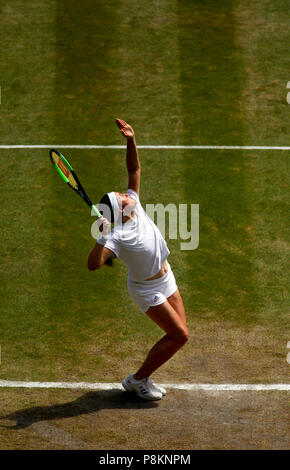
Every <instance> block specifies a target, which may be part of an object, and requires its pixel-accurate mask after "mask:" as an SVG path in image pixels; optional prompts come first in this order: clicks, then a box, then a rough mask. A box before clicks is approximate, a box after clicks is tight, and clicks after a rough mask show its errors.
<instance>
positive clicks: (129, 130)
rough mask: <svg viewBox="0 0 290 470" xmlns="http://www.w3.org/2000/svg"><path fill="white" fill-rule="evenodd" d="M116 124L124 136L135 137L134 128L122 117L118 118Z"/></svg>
mask: <svg viewBox="0 0 290 470" xmlns="http://www.w3.org/2000/svg"><path fill="white" fill-rule="evenodd" d="M116 124H117V126H118V127H119V129H120V131H121V132H122V134H123V136H124V137H126V138H127V139H133V138H134V135H135V133H134V129H133V127H131V126H130V125H129V124H127V122H125V121H123V120H122V119H116Z"/></svg>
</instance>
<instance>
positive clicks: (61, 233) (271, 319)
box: [0, 0, 290, 449]
mask: <svg viewBox="0 0 290 470" xmlns="http://www.w3.org/2000/svg"><path fill="white" fill-rule="evenodd" d="M1 17H2V28H1V32H0V45H1V50H2V61H3V64H4V67H3V68H2V72H1V80H0V81H1V83H0V85H1V105H0V111H1V117H2V119H1V126H0V145H16V144H19V145H20V144H21V145H33V144H34V145H41V144H43V145H45V144H47V145H50V144H51V146H52V147H53V146H55V147H56V148H57V145H61V144H63V145H78V144H79V145H93V144H96V145H97V144H100V145H124V141H123V140H122V139H121V136H120V134H119V132H118V130H117V128H116V126H115V123H114V119H115V118H116V117H120V118H122V119H125V120H127V121H128V122H129V123H131V124H132V125H133V127H134V129H135V132H136V139H137V144H140V145H141V144H142V145H241V146H247V145H254V146H258V145H261V146H263V145H268V146H287V145H289V112H290V105H289V104H288V103H287V101H286V95H287V89H286V84H287V82H288V81H289V80H290V78H289V70H288V69H289V67H288V44H289V12H288V2H286V0H285V1H284V0H279V1H278V0H274V1H270V0H262V1H261V2H259V4H253V2H250V1H247V0H245V1H242V0H239V1H237V2H232V1H226V0H225V1H220V2H214V1H210V0H207V1H194V2H189V1H186V0H182V1H179V2H177V1H174V0H168V1H167V2H162V1H160V0H152V2H148V3H146V4H144V2H140V1H137V2H133V4H129V3H128V2H125V3H124V2H120V1H116V0H113V1H111V2H106V1H98V2H93V1H92V0H84V1H83V2H81V3H79V2H75V1H70V2H69V1H67V0H64V1H57V0H47V1H44V0H40V1H39V0H38V1H36V0H33V1H31V2H30V3H29V5H28V4H26V3H25V2H22V1H20V0H13V1H12V2H11V1H9V2H8V1H4V2H3V3H2V6H1ZM63 153H64V155H67V156H68V157H69V159H70V161H71V162H72V163H73V166H74V167H75V168H76V169H77V172H78V175H79V177H80V179H81V181H82V182H83V183H84V185H85V187H86V189H87V191H88V194H90V196H91V198H92V200H93V202H94V203H95V202H98V200H99V199H100V197H101V196H102V195H103V194H104V193H105V192H107V191H112V190H116V191H119V190H120V191H124V190H126V185H127V173H126V167H125V150H118V149H107V148H105V149H97V150H89V149H85V150H78V149H67V150H64V151H63ZM139 155H140V160H141V164H142V180H141V202H142V203H143V204H144V205H145V204H146V203H152V204H157V203H162V204H164V205H166V204H169V203H174V204H179V203H184V204H199V206H200V235H199V239H200V243H199V247H198V249H197V250H194V251H180V246H179V245H180V240H168V246H169V249H170V251H171V255H170V258H169V261H170V264H171V266H172V268H173V271H174V273H175V277H176V280H177V283H178V286H179V288H180V291H181V294H182V296H183V299H184V304H185V308H186V312H187V318H188V326H189V332H190V341H189V342H188V344H187V345H186V347H185V348H184V349H183V350H181V351H180V352H179V353H178V354H177V355H176V356H174V357H173V358H172V359H171V360H170V361H169V362H168V363H167V364H166V365H165V366H163V367H162V368H161V369H160V371H158V372H157V373H156V374H155V375H154V379H155V380H156V381H160V382H163V383H164V382H176V383H179V382H180V383H288V382H289V367H290V366H289V364H288V363H287V361H286V356H287V352H288V350H287V343H288V341H289V340H290V337H289V295H288V285H289V227H288V223H287V222H288V218H287V215H288V210H289V204H288V201H289V196H288V188H289V150H284V151H281V150H267V151H266V150H265V151H263V150H190V149H179V150H173V149H162V150H158V149H141V150H140V151H139ZM0 162H1V174H2V184H1V193H0V195H1V204H0V217H1V220H2V230H1V235H2V236H1V241H2V243H1V246H0V250H1V267H0V270H1V278H0V279H1V282H0V290H1V316H0V331H1V336H0V345H1V365H0V372H1V374H0V377H1V379H2V380H5V379H7V380H25V381H68V382H81V381H87V382H119V381H121V380H122V379H123V378H124V377H125V376H126V375H127V374H128V373H129V372H131V371H133V370H134V369H136V368H137V367H139V365H140V364H141V361H142V360H143V358H144V351H148V350H149V348H150V347H151V345H152V344H153V343H154V342H155V341H157V339H158V338H159V337H160V336H161V332H160V330H159V329H158V328H157V327H156V326H154V325H153V323H152V322H151V321H150V320H149V319H148V318H147V317H146V316H144V315H142V314H141V313H139V311H138V308H137V306H135V304H134V303H133V302H132V301H131V299H130V297H129V294H128V293H127V287H126V275H127V273H126V268H125V266H124V265H122V264H121V263H120V262H118V261H117V262H116V263H115V266H114V268H113V269H109V268H106V267H104V268H103V269H102V270H100V271H97V272H94V273H92V272H89V271H88V270H87V267H86V261H87V256H88V253H89V251H90V250H91V248H92V246H93V244H94V240H93V238H92V237H91V233H90V231H91V225H92V222H93V218H92V217H90V213H89V211H88V210H87V208H86V207H85V206H84V204H83V203H82V202H81V201H80V200H79V198H77V197H76V196H75V195H74V194H73V192H72V191H70V190H68V189H67V188H66V187H64V185H63V184H62V183H61V181H60V179H59V178H57V176H56V175H55V172H54V170H53V169H52V166H51V163H50V161H49V154H48V150H44V149H33V150H29V149H0ZM0 393H1V397H2V404H3V410H2V411H1V415H5V414H7V412H8V413H10V414H11V413H12V414H13V413H14V414H15V413H16V414H17V413H18V412H21V410H23V409H26V410H29V409H30V408H31V409H33V408H37V407H40V411H39V413H40V418H38V419H39V422H40V423H42V422H44V424H43V425H41V426H38V428H37V429H38V431H37V430H36V428H35V429H34V430H33V428H31V427H29V426H28V427H24V428H23V429H22V430H21V432H20V431H19V432H20V434H19V433H18V431H17V432H16V431H13V430H9V433H8V431H7V429H5V428H0V433H1V436H2V437H1V438H0V448H2V449H8V448H9V449H11V448H22V449H29V448H31V449H32V448H33V449H35V448H37V449H42V448H55V446H58V447H57V448H61V447H62V443H61V439H62V437H61V436H63V434H61V431H58V429H59V428H60V429H62V428H64V429H65V432H67V433H71V434H72V437H68V435H66V436H67V440H65V439H66V438H65V437H64V438H63V439H64V443H63V447H64V448H77V446H80V445H81V444H80V442H82V443H83V444H82V445H84V447H85V448H86V447H88V448H114V446H115V448H116V449H117V448H129V449H130V448H132V449H133V448H149V447H150V443H149V441H148V439H147V438H145V437H144V441H143V442H142V439H141V437H140V434H139V432H140V430H138V429H137V428H138V424H136V423H134V426H133V428H129V429H128V434H127V436H126V438H125V440H124V441H122V442H121V441H119V440H118V438H117V437H116V436H115V437H114V436H113V434H112V433H113V429H111V428H110V427H108V428H106V422H107V421H106V419H105V417H104V419H103V420H101V421H100V424H98V420H97V418H96V415H95V414H94V405H93V404H92V403H91V401H92V395H91V396H90V397H89V402H90V403H89V405H88V404H86V403H85V405H84V406H85V407H86V406H87V407H88V408H89V410H91V414H90V413H88V414H87V415H86V417H85V418H84V417H83V416H79V415H78V414H77V413H73V416H71V415H70V411H68V416H69V421H67V420H65V419H63V418H65V417H66V414H65V413H66V410H67V408H66V405H65V404H66V403H67V402H73V401H74V400H78V399H79V397H80V396H81V395H82V392H72V391H58V392H55V391H49V390H48V391H43V390H42V391H37V390H34V391H33V392H32V391H29V390H25V391H19V390H16V391H15V390H12V389H1V392H0ZM180 393H181V392H178V391H174V392H171V394H172V397H171V398H170V397H169V396H168V397H166V401H165V399H164V402H163V401H162V403H160V404H159V405H157V407H156V406H154V407H151V408H146V409H139V405H138V404H137V403H134V404H133V405H132V409H130V419H132V422H133V421H134V419H136V414H135V410H137V411H138V413H139V414H138V416H141V415H142V416H143V415H146V419H147V420H148V426H149V427H150V428H151V429H152V428H154V429H155V431H154V432H156V433H158V422H159V421H160V419H159V418H160V415H161V416H163V415H162V413H164V416H166V413H167V412H168V413H169V411H168V410H170V409H173V410H175V411H174V413H176V416H175V415H174V419H175V418H176V420H178V413H177V408H178V407H180V419H181V421H182V420H185V421H186V423H185V421H184V423H185V428H186V429H187V431H186V433H185V437H184V439H183V440H182V442H181V441H179V440H178V439H177V438H176V436H175V437H174V435H173V436H170V435H168V436H167V437H166V436H165V437H164V442H162V441H161V440H157V441H156V442H157V448H170V449H174V448H176V449H177V448H184V449H186V448H188V449H192V448H253V449H254V448H286V447H287V446H288V447H289V442H288V443H287V437H286V434H285V433H286V427H285V426H286V425H285V423H284V420H285V416H284V415H285V413H286V395H287V392H275V394H274V392H273V393H272V392H271V393H270V392H267V393H263V392H259V393H260V394H258V395H255V393H254V392H250V394H249V400H250V404H249V409H250V411H247V412H246V411H244V412H242V411H241V410H242V409H244V408H245V407H246V404H245V403H246V401H247V396H248V395H247V394H246V392H243V394H241V395H233V396H232V397H230V398H229V396H228V395H226V394H224V395H222V394H221V393H217V395H216V396H215V395H214V393H213V392H212V394H210V395H208V396H207V395H203V394H201V395H199V394H198V393H197V392H195V393H194V394H192V395H191V394H190V392H183V394H182V393H181V394H180ZM184 393H185V394H184ZM271 394H272V395H271ZM238 397H240V398H238ZM269 397H274V398H273V401H272V400H271V398H269ZM167 398H168V399H167ZM86 400H87V399H85V401H86ZM102 400H104V401H105V402H106V406H105V407H106V408H107V409H106V411H104V410H103V411H102V413H105V414H106V416H107V417H108V416H109V418H110V419H111V420H112V422H113V423H114V422H116V421H117V420H118V418H119V414H120V416H121V415H122V413H124V412H123V411H120V410H119V406H118V404H119V402H120V408H122V407H123V408H125V409H126V408H130V403H129V400H128V399H127V398H126V397H125V398H121V396H119V395H118V393H117V392H116V393H115V392H114V391H112V392H111V394H110V393H109V394H107V395H106V394H105V395H104V394H103V395H102V394H101V393H99V394H97V396H96V401H97V403H99V402H102ZM122 400H123V401H124V400H125V402H126V403H125V404H124V403H123V401H122ZM183 400H184V402H183ZM237 400H238V401H239V400H241V401H240V402H239V403H237ZM180 402H182V403H181V404H180ZM110 403H111V405H112V406H111V407H110ZM231 403H232V408H231ZM269 403H270V406H269ZM62 404H63V406H64V410H60V412H59V414H58V412H57V413H56V416H55V415H54V412H53V411H52V413H51V414H50V416H49V417H48V418H47V414H46V411H45V410H44V411H43V414H42V411H41V407H45V406H49V407H52V408H53V407H58V406H60V407H61V405H62ZM266 404H267V413H268V415H265V416H264V414H263V413H266V411H263V410H264V407H265V406H266ZM271 404H273V407H271ZM96 406H97V407H98V406H99V405H98V404H97V405H96ZM100 406H101V405H100ZM140 406H141V405H140ZM196 406H197V407H198V406H199V407H202V410H204V413H205V414H206V413H207V412H208V413H209V414H210V416H208V421H206V423H208V427H207V426H206V425H205V424H203V426H204V428H203V430H204V431H203V432H204V433H205V434H204V435H205V437H204V438H203V439H197V437H196V436H195V434H194V429H195V428H192V429H193V431H192V434H190V432H189V429H190V426H191V425H192V422H193V420H194V419H196V418H197V417H196V413H197V408H195V407H196ZM223 406H225V409H226V410H229V411H228V414H227V413H226V411H224V413H226V415H227V420H228V422H229V423H230V424H229V427H226V428H225V429H226V430H225V431H224V432H225V433H226V435H228V436H230V433H231V432H232V429H233V427H234V426H235V425H236V426H237V427H239V426H241V429H242V432H241V433H240V434H239V432H238V434H237V436H238V437H237V438H236V439H231V438H230V437H228V439H227V437H221V434H220V431H219V430H218V429H220V428H219V427H218V424H217V432H216V434H215V433H214V431H213V429H211V432H212V433H213V434H212V436H211V437H210V438H207V437H206V436H207V434H206V433H207V430H208V429H209V426H213V428H214V427H215V423H218V422H219V419H221V418H220V414H219V413H220V409H221V408H223ZM153 408H154V409H153ZM198 409H199V410H200V412H199V416H198V420H199V419H200V420H202V417H203V413H202V412H201V408H198ZM118 410H119V411H118ZM188 410H193V411H192V414H188ZM215 410H216V411H215ZM230 410H231V411H230ZM95 411H96V410H95ZM27 413H28V414H29V411H27V412H26V414H27ZM48 413H50V412H48ZM215 413H216V414H215ZM243 413H246V414H247V413H248V415H247V419H244V418H243V416H244V417H245V414H244V415H243ZM255 413H256V414H257V420H258V421H259V423H260V424H259V426H262V423H263V419H265V420H266V421H267V420H268V421H267V422H268V423H269V427H267V426H266V427H265V429H264V430H263V432H262V431H261V427H260V428H259V429H257V427H256V425H255V424H254V421H255V419H254V418H253V419H252V416H255ZM24 414H25V413H24ZM185 415H186V418H185ZM13 416H14V415H13ZM51 416H52V417H51ZM158 416H159V418H158ZM249 416H251V418H250V417H249ZM274 416H275V419H274ZM95 418H96V421H95ZM141 419H142V418H141ZM158 419H159V421H158ZM243 419H244V420H243ZM47 420H48V421H49V423H50V424H49V425H50V426H55V428H54V435H56V436H60V437H56V438H52V439H51V441H50V440H49V437H48V434H49V432H46V431H43V429H44V427H45V423H46V422H47ZM235 420H236V421H235ZM239 420H240V421H239ZM16 421H17V420H16ZM138 422H139V421H138V420H137V423H138ZM67 423H69V425H68V424H67ZM92 423H94V430H95V431H94V432H95V434H90V430H89V428H90V427H91V426H92ZM271 423H272V424H271ZM0 424H1V422H0ZM172 427H174V422H172ZM40 428H41V429H42V431H40ZM100 428H101V429H102V431H101V429H100ZM227 429H228V430H227ZM245 429H248V434H247V432H245ZM163 432H164V430H163ZM7 433H8V434H7ZM17 433H18V434H17ZM52 433H53V432H52ZM169 434H170V433H169ZM134 435H138V436H139V437H140V439H139V437H138V439H139V440H137V441H134ZM249 436H251V437H249ZM74 439H75V440H74ZM176 439H177V440H176ZM167 446H168V447H167ZM180 446H181V447H180Z"/></svg>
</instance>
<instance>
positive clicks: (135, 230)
mask: <svg viewBox="0 0 290 470" xmlns="http://www.w3.org/2000/svg"><path fill="white" fill-rule="evenodd" d="M127 193H128V195H129V196H131V197H132V198H133V199H135V201H136V207H135V209H134V210H135V216H134V218H133V220H129V221H127V222H125V223H123V224H117V225H115V227H114V228H113V229H112V230H111V232H110V233H109V235H107V236H106V237H104V236H103V235H100V237H99V238H98V240H97V242H98V243H99V244H101V245H104V246H105V247H106V248H109V250H111V251H113V253H114V254H115V255H116V256H117V258H120V259H121V260H122V261H124V263H125V264H126V265H127V266H128V277H129V278H130V279H131V280H132V281H137V282H138V281H144V280H145V279H148V278H150V277H153V276H155V274H157V273H158V272H159V271H160V269H161V266H162V264H163V263H164V261H165V260H166V259H167V257H168V255H169V253H170V251H169V249H168V247H167V244H166V241H165V240H164V238H163V236H162V234H161V232H160V230H159V229H158V227H157V226H156V225H155V224H154V222H153V221H152V220H151V219H150V217H148V215H147V214H146V212H145V211H144V209H143V207H142V206H141V203H140V199H139V196H138V194H137V193H136V192H135V191H133V190H132V189H128V191H127Z"/></svg>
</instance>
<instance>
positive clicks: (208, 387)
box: [0, 380, 290, 392]
mask: <svg viewBox="0 0 290 470" xmlns="http://www.w3.org/2000/svg"><path fill="white" fill-rule="evenodd" d="M160 385H161V386H162V387H165V388H168V389H170V388H171V389H178V390H194V391H195V390H204V391H230V392H234V391H244V390H245V391H263V390H264V391H265V390H290V384H160ZM1 387H2V388H6V387H8V388H68V389H76V390H77V389H86V390H112V389H120V390H123V387H122V385H121V384H120V383H119V382H116V383H89V382H20V381H11V380H0V388H1Z"/></svg>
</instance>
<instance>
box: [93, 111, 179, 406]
mask: <svg viewBox="0 0 290 470" xmlns="http://www.w3.org/2000/svg"><path fill="white" fill-rule="evenodd" d="M116 123H117V125H118V127H119V129H120V131H121V133H122V134H123V136H124V137H125V138H126V139H127V153H126V160H127V170H128V176H129V183H128V190H127V192H126V193H120V192H114V191H113V192H110V193H107V194H106V195H105V196H104V197H103V198H102V199H101V201H100V203H99V210H100V212H101V213H102V214H103V217H102V219H99V227H100V231H101V235H100V237H99V238H98V240H97V243H96V245H95V246H94V248H93V249H92V251H91V252H90V254H89V258H88V269H89V270H91V271H94V270H95V269H99V268H101V266H103V264H105V263H106V264H110V262H111V263H112V258H115V257H117V258H120V259H121V260H122V261H124V262H125V263H126V265H127V266H128V290H129V293H130V295H131V297H132V299H133V300H134V301H135V302H136V304H137V305H138V306H139V308H140V310H141V311H142V312H145V313H146V314H147V315H148V316H149V317H150V318H151V319H152V320H153V321H154V322H155V323H156V324H157V325H158V326H159V327H160V328H161V329H162V330H164V332H165V333H166V334H165V336H163V337H162V338H161V339H160V340H159V341H158V342H157V343H156V344H155V345H154V346H153V348H152V349H151V350H150V351H149V353H148V355H147V357H146V359H145V361H144V363H143V364H142V366H141V367H140V369H139V370H138V371H137V372H135V374H130V375H128V377H126V378H125V379H124V380H123V381H122V385H123V387H124V388H125V389H126V390H128V391H130V392H135V393H137V395H138V396H139V397H141V398H143V399H145V400H160V399H161V398H162V397H163V396H164V395H165V394H166V391H165V390H164V389H163V388H162V387H159V386H157V385H156V384H154V383H153V382H152V381H151V380H149V377H150V376H151V374H152V373H153V372H154V371H155V370H156V369H158V368H159V367H160V366H162V364H164V363H165V362H166V361H168V359H170V358H171V357H172V356H173V355H174V354H175V353H176V352H177V351H178V350H179V349H180V348H181V347H182V346H183V345H184V344H185V343H186V341H187V340H188V330H187V326H186V317H185V311H184V306H183V302H182V298H181V296H180V293H179V290H178V288H177V285H176V282H175V278H174V275H173V272H172V270H171V268H170V264H169V263H168V261H167V257H168V255H169V253H170V252H169V250H168V248H167V244H166V241H165V240H164V238H163V237H162V235H161V232H160V231H159V229H158V227H157V226H156V225H155V224H154V223H153V222H152V220H151V219H150V218H149V217H148V215H147V214H146V212H145V211H144V209H143V208H142V206H141V204H140V200H139V191H140V175H141V167H140V161H139V156H138V151H137V147H136V142H135V135H134V131H133V129H132V127H131V126H130V125H129V124H127V123H126V122H125V121H123V120H121V119H117V120H116ZM104 215H106V217H104ZM112 223H113V224H114V228H113V229H112V230H110V224H112ZM108 232H109V233H108Z"/></svg>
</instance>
